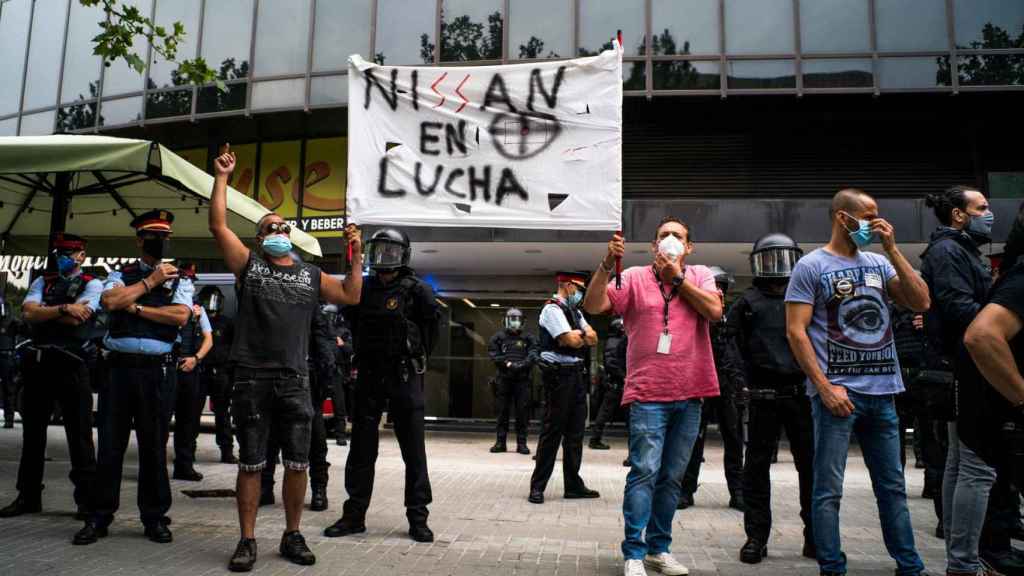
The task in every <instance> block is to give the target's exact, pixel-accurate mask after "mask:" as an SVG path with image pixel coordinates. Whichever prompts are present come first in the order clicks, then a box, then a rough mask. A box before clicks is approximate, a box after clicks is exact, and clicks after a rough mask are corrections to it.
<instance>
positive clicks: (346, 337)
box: [331, 313, 354, 446]
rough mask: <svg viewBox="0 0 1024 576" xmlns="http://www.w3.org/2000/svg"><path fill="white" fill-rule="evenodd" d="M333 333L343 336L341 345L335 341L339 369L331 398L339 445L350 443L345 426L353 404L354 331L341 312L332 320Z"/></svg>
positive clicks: (335, 358)
mask: <svg viewBox="0 0 1024 576" xmlns="http://www.w3.org/2000/svg"><path fill="white" fill-rule="evenodd" d="M332 329H333V334H334V336H335V337H337V338H341V340H342V342H344V344H342V345H341V346H338V345H337V341H335V350H334V363H335V365H336V366H337V371H336V374H335V376H334V381H333V382H334V389H333V390H332V391H331V398H332V399H333V401H334V434H335V437H336V438H337V441H338V445H339V446H344V445H346V444H348V440H347V434H346V432H345V427H346V426H347V423H348V414H349V413H350V410H351V404H352V390H351V388H352V355H353V351H354V347H353V346H352V331H351V330H350V329H349V327H348V323H347V322H346V321H345V317H344V316H342V315H341V313H338V314H335V315H334V318H333V322H332Z"/></svg>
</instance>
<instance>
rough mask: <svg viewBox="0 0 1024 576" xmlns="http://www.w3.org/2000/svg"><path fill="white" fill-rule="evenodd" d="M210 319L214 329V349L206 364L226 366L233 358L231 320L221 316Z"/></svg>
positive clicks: (211, 350) (211, 326)
mask: <svg viewBox="0 0 1024 576" xmlns="http://www.w3.org/2000/svg"><path fill="white" fill-rule="evenodd" d="M209 318H210V328H212V329H213V348H211V349H210V354H209V355H208V356H207V357H206V360H205V363H206V365H207V366H224V365H226V364H227V363H228V358H229V357H230V356H231V328H232V326H231V319H230V318H228V317H226V316H221V315H220V314H217V315H216V316H210V317H209Z"/></svg>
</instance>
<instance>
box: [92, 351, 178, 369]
mask: <svg viewBox="0 0 1024 576" xmlns="http://www.w3.org/2000/svg"><path fill="white" fill-rule="evenodd" d="M108 359H109V360H110V362H111V363H112V364H114V365H115V366H122V367H125V368H153V367H161V366H171V365H174V364H176V363H177V360H176V359H175V357H174V355H173V354H155V355H153V354H130V353H127V352H111V353H110V356H108Z"/></svg>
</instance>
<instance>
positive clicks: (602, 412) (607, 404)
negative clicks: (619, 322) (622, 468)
mask: <svg viewBox="0 0 1024 576" xmlns="http://www.w3.org/2000/svg"><path fill="white" fill-rule="evenodd" d="M628 345H629V340H628V339H627V338H626V334H625V333H624V332H622V331H619V332H612V333H609V335H608V338H607V339H605V341H604V384H605V386H604V389H605V390H604V397H603V398H602V399H601V406H600V408H599V409H598V413H597V418H596V419H595V420H594V424H593V433H592V435H591V436H590V447H591V448H598V449H604V448H607V446H606V445H605V444H604V443H602V442H601V439H602V437H603V436H604V428H605V426H606V425H607V424H608V422H611V420H612V417H613V416H614V415H615V411H616V410H618V409H619V407H620V406H621V405H622V390H623V388H624V387H625V385H626V348H627V347H628ZM625 415H626V422H627V425H626V430H627V431H628V430H629V425H628V422H629V409H628V408H627V409H626V410H625Z"/></svg>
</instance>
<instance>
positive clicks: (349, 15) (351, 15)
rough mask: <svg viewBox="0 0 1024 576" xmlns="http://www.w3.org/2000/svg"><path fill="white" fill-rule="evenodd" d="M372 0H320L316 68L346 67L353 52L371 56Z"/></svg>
mask: <svg viewBox="0 0 1024 576" xmlns="http://www.w3.org/2000/svg"><path fill="white" fill-rule="evenodd" d="M371 7H372V2H371V0H351V1H349V2H338V0H317V3H316V22H315V23H314V24H313V26H314V27H315V28H316V39H315V45H314V46H313V71H314V72H323V71H325V70H344V69H345V68H346V67H347V66H348V56H349V54H360V55H361V56H363V57H364V58H369V57H370V20H371V14H370V10H371Z"/></svg>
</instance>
